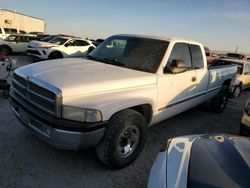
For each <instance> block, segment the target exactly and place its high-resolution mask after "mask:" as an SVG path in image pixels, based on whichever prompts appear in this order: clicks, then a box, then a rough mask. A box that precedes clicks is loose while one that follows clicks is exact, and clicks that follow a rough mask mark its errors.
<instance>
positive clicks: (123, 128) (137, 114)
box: [10, 35, 237, 168]
mask: <svg viewBox="0 0 250 188" xmlns="http://www.w3.org/2000/svg"><path fill="white" fill-rule="evenodd" d="M236 69H237V68H236V66H232V65H228V66H218V67H209V68H208V67H207V63H206V55H205V52H204V48H203V46H202V44H200V43H197V42H194V41H189V40H182V39H167V38H160V37H148V36H138V35H115V36H111V37H110V38H108V39H107V40H105V41H104V42H103V43H101V44H100V45H99V46H98V47H97V48H96V49H95V50H94V51H92V52H91V53H90V54H89V55H88V57H87V58H76V59H72V58H69V59H60V60H50V61H45V62H40V63H36V64H33V65H28V66H25V67H22V68H19V69H17V70H15V72H14V78H13V84H12V88H11V94H10V95H11V99H10V101H11V104H12V109H13V111H14V113H15V114H16V116H17V117H18V119H19V120H20V121H21V122H22V123H23V124H24V125H25V126H26V127H28V128H29V129H31V130H32V132H34V133H35V134H36V135H37V136H38V137H39V138H41V139H42V140H44V141H45V142H47V143H49V144H51V145H53V146H55V147H57V148H64V149H83V148H87V147H91V146H96V151H97V155H98V157H99V158H100V159H101V161H103V162H104V163H105V164H107V165H108V166H110V167H112V168H121V167H124V166H126V165H128V164H129V163H131V162H132V161H133V160H135V159H136V158H137V156H138V155H139V153H140V152H141V150H142V148H143V145H144V143H145V140H146V135H147V127H148V126H150V125H153V124H156V123H158V122H160V121H162V120H165V119H167V118H169V117H171V116H174V115H176V114H179V113H181V112H183V111H185V110H188V109H190V108H192V107H194V106H197V105H199V104H201V103H203V102H204V101H207V100H210V99H211V109H212V110H213V111H214V112H222V111H223V110H224V108H225V107H226V104H227V101H228V91H229V87H230V84H231V82H232V81H233V80H234V78H235V75H236Z"/></svg>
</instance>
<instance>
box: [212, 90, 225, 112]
mask: <svg viewBox="0 0 250 188" xmlns="http://www.w3.org/2000/svg"><path fill="white" fill-rule="evenodd" d="M228 97H229V89H228V87H227V86H222V88H221V90H220V91H219V93H218V94H217V95H216V96H215V97H214V98H213V99H212V100H211V111H212V112H214V113H222V112H223V111H224V110H225V108H226V106H227V103H228Z"/></svg>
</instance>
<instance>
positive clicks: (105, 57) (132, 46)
mask: <svg viewBox="0 0 250 188" xmlns="http://www.w3.org/2000/svg"><path fill="white" fill-rule="evenodd" d="M168 44H169V42H167V41H164V40H156V39H148V38H141V37H130V36H113V37H110V38H108V39H107V40H105V41H104V42H103V43H101V44H100V45H99V46H98V47H97V48H96V49H95V50H94V51H92V52H91V53H90V54H89V55H88V56H87V58H89V59H92V60H96V61H100V62H103V63H108V64H112V65H115V66H121V67H125V68H129V69H134V70H139V71H144V72H150V73H155V72H156V70H157V69H158V67H159V65H160V63H161V61H162V58H163V56H164V54H165V52H166V50H167V47H168Z"/></svg>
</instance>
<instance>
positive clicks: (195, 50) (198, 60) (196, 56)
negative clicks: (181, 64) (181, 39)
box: [189, 44, 204, 69]
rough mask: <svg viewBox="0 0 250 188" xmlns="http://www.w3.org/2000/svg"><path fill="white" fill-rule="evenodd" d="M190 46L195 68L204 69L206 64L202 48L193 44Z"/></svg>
mask: <svg viewBox="0 0 250 188" xmlns="http://www.w3.org/2000/svg"><path fill="white" fill-rule="evenodd" d="M189 46H190V51H191V56H192V62H193V67H194V68H195V69H202V68H203V67H204V63H203V56H202V52H201V48H200V46H198V45H193V44H191V45H189Z"/></svg>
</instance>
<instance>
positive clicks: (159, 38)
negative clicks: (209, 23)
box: [113, 34, 203, 46]
mask: <svg viewBox="0 0 250 188" xmlns="http://www.w3.org/2000/svg"><path fill="white" fill-rule="evenodd" d="M113 36H124V37H138V38H148V39H156V40H164V41H168V42H180V41H182V42H187V43H194V44H199V45H202V44H201V43H200V42H197V41H194V40H189V39H183V38H178V37H163V36H154V35H139V34H117V35H113ZM202 46H203V45H202Z"/></svg>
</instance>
